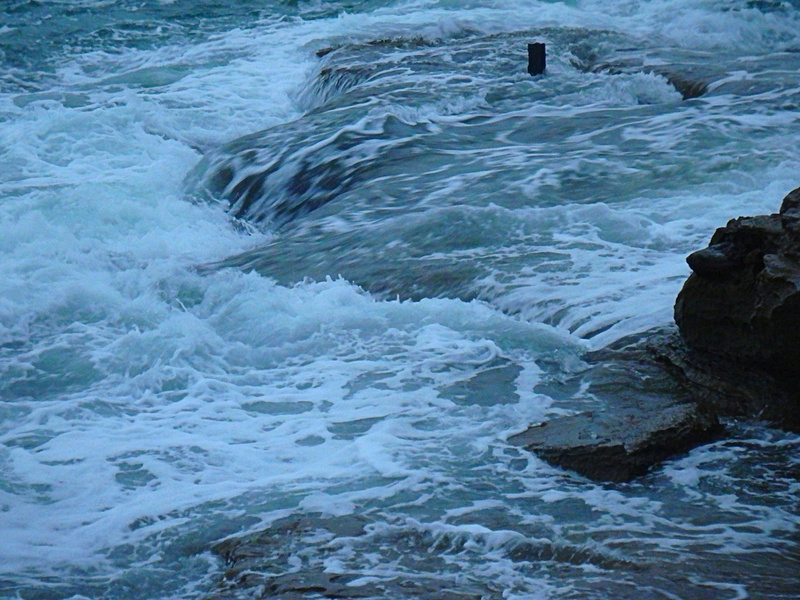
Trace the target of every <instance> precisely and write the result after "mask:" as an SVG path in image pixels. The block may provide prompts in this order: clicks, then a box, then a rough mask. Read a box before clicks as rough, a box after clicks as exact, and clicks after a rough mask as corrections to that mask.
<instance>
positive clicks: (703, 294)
mask: <svg viewBox="0 0 800 600" xmlns="http://www.w3.org/2000/svg"><path fill="white" fill-rule="evenodd" d="M687 262H688V263H689V266H690V267H691V269H692V274H691V275H690V276H689V278H688V279H687V281H686V283H685V284H684V287H683V289H682V290H681V292H680V294H679V295H678V298H677V301H676V304H675V322H676V324H677V331H676V330H675V329H666V330H660V331H656V332H649V333H647V334H645V335H643V336H639V337H638V338H636V339H626V340H622V341H621V342H619V343H618V344H616V345H614V346H613V347H611V348H608V349H604V350H602V351H600V352H595V353H590V354H588V355H587V356H586V357H585V359H586V362H587V370H586V371H585V372H584V373H581V374H578V375H576V376H575V377H576V378H580V379H581V380H583V381H585V382H590V383H589V389H588V392H589V395H591V396H592V397H593V398H596V399H598V401H599V404H598V406H597V407H593V409H592V410H587V411H585V412H582V413H579V414H576V415H570V416H565V417H559V418H556V419H554V420H552V421H549V422H547V423H543V424H539V425H536V426H533V427H531V428H529V429H528V430H527V431H525V432H523V433H521V434H519V435H516V436H514V437H512V438H511V439H510V440H509V441H511V442H512V443H515V444H519V445H521V446H524V447H526V448H528V449H529V450H531V451H533V452H535V453H536V454H538V455H539V456H540V457H541V458H543V459H544V460H546V461H548V462H550V463H552V464H554V465H557V466H559V467H563V468H566V469H570V470H572V471H576V472H578V473H580V474H581V475H584V476H586V477H589V478H591V479H595V480H599V481H627V480H630V479H632V478H634V477H636V476H638V475H641V474H643V473H645V472H647V471H648V470H649V469H650V468H651V467H653V466H654V465H656V464H658V463H659V462H661V461H662V460H664V459H665V458H669V457H670V456H674V455H676V454H679V453H682V452H685V451H687V450H689V449H691V448H693V447H695V446H697V445H699V444H703V443H706V442H708V441H710V440H713V439H715V438H717V437H719V436H720V435H723V432H724V429H723V426H722V425H721V422H720V419H724V418H731V417H732V418H744V419H755V420H761V421H765V422H767V423H769V424H771V425H773V426H776V427H781V428H784V429H788V430H792V431H800V188H798V189H796V190H794V191H792V192H791V193H789V194H788V195H787V196H786V198H785V199H784V200H783V204H782V206H781V208H780V212H779V213H777V214H772V215H761V216H755V217H739V218H738V219H734V220H732V221H730V222H729V223H728V224H727V225H726V226H725V227H722V228H720V229H718V230H717V231H716V232H715V233H714V235H713V236H712V238H711V242H710V244H709V246H708V248H705V249H703V250H699V251H698V252H695V253H693V254H691V255H690V256H689V257H688V258H687ZM564 384H565V385H569V382H565V383H564Z"/></svg>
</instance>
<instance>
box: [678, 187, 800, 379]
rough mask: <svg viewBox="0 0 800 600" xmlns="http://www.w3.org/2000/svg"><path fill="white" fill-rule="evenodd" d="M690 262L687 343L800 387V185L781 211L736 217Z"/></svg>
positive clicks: (681, 319) (682, 322)
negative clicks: (799, 378)
mask: <svg viewBox="0 0 800 600" xmlns="http://www.w3.org/2000/svg"><path fill="white" fill-rule="evenodd" d="M687 262H688V263H689V266H690V267H691V268H692V271H693V273H692V274H691V275H690V276H689V278H688V280H687V281H686V283H685V284H684V287H683V289H682V290H681V292H680V294H679V295H678V298H677V301H676V304H675V322H676V323H677V325H678V327H679V329H680V332H681V335H682V336H683V338H684V339H685V340H686V343H687V344H688V345H689V346H691V347H692V348H694V349H695V350H698V351H701V352H704V353H708V354H709V355H712V356H715V357H721V358H725V359H728V360H731V361H734V362H737V363H738V364H740V365H741V366H742V368H744V369H751V368H753V367H755V368H757V369H761V370H763V371H764V372H766V373H768V374H770V375H771V376H772V377H774V378H775V380H776V381H777V382H778V384H779V386H781V387H783V388H786V389H787V390H789V391H790V392H795V393H796V392H798V391H800V384H799V383H798V381H799V380H798V377H800V188H798V189H796V190H794V191H793V192H791V193H790V194H789V195H787V196H786V198H785V199H784V201H783V205H782V206H781V209H780V213H778V214H772V215H761V216H756V217H739V218H738V219H734V220H732V221H730V222H728V224H727V225H726V226H725V227H722V228H720V229H718V230H717V231H716V232H715V233H714V235H713V237H712V238H711V242H710V244H709V246H708V248H705V249H703V250H700V251H698V252H695V253H694V254H692V255H690V256H689V257H688V258H687Z"/></svg>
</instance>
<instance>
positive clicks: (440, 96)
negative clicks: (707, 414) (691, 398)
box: [0, 0, 800, 600]
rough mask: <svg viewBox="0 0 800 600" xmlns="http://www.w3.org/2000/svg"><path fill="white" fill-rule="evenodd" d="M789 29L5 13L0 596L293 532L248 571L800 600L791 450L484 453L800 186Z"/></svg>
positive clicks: (539, 8) (639, 7) (733, 442)
mask: <svg viewBox="0 0 800 600" xmlns="http://www.w3.org/2000/svg"><path fill="white" fill-rule="evenodd" d="M798 32H800V28H799V27H798V7H797V6H796V3H790V2H778V1H775V2H745V1H743V0H725V1H723V0H706V1H699V0H659V1H650V2H644V1H642V2H626V3H620V4H617V5H614V6H610V7H609V6H608V4H607V3H600V2H591V1H585V2H580V1H578V2H567V3H554V2H532V3H528V4H527V5H524V6H520V5H519V3H511V2H483V1H478V0H476V1H474V2H456V1H452V0H448V1H446V0H441V1H438V2H437V1H425V0H419V1H414V2H399V1H380V2H377V1H376V2H366V3H351V2H302V1H297V2H256V1H244V0H241V1H238V2H224V3H223V2H210V1H206V2H184V1H182V0H176V1H174V2H170V1H166V0H164V1H158V2H157V1H141V0H139V1H135V2H134V1H132V0H119V1H115V0H107V1H101V0H82V1H77V0H76V1H70V2H66V1H63V2H56V1H44V0H41V1H36V2H34V1H30V2H21V1H20V2H17V1H14V2H6V3H4V4H3V5H2V6H0V64H1V65H2V68H0V154H1V155H2V156H1V157H0V223H2V235H0V282H2V283H0V531H1V532H2V539H3V541H4V543H3V544H2V549H0V597H3V598H14V599H16V598H25V599H29V598H42V599H44V598H48V599H49V598H76V599H77V598H93V599H94V598H109V599H111V598H113V599H115V600H116V599H123V598H131V599H134V598H135V599H140V598H141V599H144V598H148V599H151V598H201V597H204V596H205V595H207V594H209V593H210V592H211V590H213V589H214V586H215V585H216V582H217V581H218V580H219V578H220V577H221V575H222V573H223V572H224V569H225V565H224V564H223V562H222V561H221V559H220V558H219V557H218V556H216V555H214V554H213V553H212V552H211V551H210V549H211V547H212V546H213V545H214V544H215V543H216V542H218V541H220V540H222V539H223V538H225V537H227V536H237V535H242V534H245V533H247V532H250V531H258V530H261V529H264V528H267V527H269V526H270V525H271V524H272V525H273V526H276V527H277V526H280V524H282V523H283V524H285V523H287V522H294V523H301V522H302V523H305V524H306V525H303V526H299V525H298V526H297V527H295V529H294V530H293V531H295V533H294V534H292V535H288V536H286V537H284V538H282V539H283V543H282V544H281V545H278V546H276V548H275V550H274V554H270V553H269V552H267V553H266V556H265V557H264V564H262V565H261V567H260V568H262V569H266V570H268V571H270V572H271V573H272V574H273V575H274V576H276V577H279V578H280V577H282V578H284V579H281V581H290V580H291V581H296V582H301V583H302V582H311V583H313V582H315V581H317V582H318V581H320V580H321V578H322V579H324V578H328V579H330V577H334V576H338V577H344V578H345V579H347V580H348V581H351V582H353V581H355V582H356V583H357V584H358V585H361V586H362V587H361V588H359V589H361V590H373V592H372V594H373V595H372V596H369V594H368V595H367V597H376V598H377V597H385V596H386V595H387V594H388V595H390V596H393V597H394V596H397V597H408V598H412V597H414V598H417V597H431V598H445V597H448V594H450V595H451V596H452V595H453V594H456V593H462V594H464V595H466V596H467V597H475V598H513V599H522V598H525V599H530V598H552V599H556V598H558V599H561V598H581V599H584V598H594V599H606V598H615V599H616V598H631V599H634V598H635V599H637V600H638V599H650V598H653V599H655V598H659V599H660V598H683V599H686V600H689V599H692V600H694V599H700V598H702V599H714V600H717V599H719V600H728V599H734V598H757V599H765V600H766V599H770V600H772V599H777V598H796V597H797V590H798V589H800V578H799V577H798V573H800V569H799V568H798V560H799V559H800V554H798V525H800V513H799V512H798V504H797V499H798V489H799V488H800V470H799V469H800V452H799V450H798V448H799V446H800V440H798V438H797V436H796V435H793V434H787V433H785V432H781V431H778V430H773V429H770V428H768V427H766V426H763V425H761V424H758V423H729V424H728V425H729V437H728V438H726V439H725V440H722V441H719V442H717V443H715V444H711V445H709V446H706V447H703V448H698V449H696V450H694V451H693V452H691V453H690V454H689V455H687V456H685V457H682V458H679V459H677V460H675V461H672V462H670V463H668V464H667V465H665V466H663V467H662V468H659V469H657V470H656V471H654V472H653V473H651V474H650V475H648V476H646V477H645V478H643V479H641V480H639V481H636V482H634V483H631V484H619V485H597V484H593V483H590V482H587V481H586V480H583V479H581V478H579V477H577V476H576V475H573V474H570V473H566V472H563V471H560V470H558V469H554V468H552V467H550V466H548V465H546V464H544V463H543V462H541V461H539V460H538V459H537V458H535V457H534V456H531V455H529V454H527V453H525V452H523V451H521V450H519V449H517V448H514V447H512V446H511V445H509V444H508V443H507V442H506V440H507V439H508V437H510V436H511V435H513V434H514V433H517V432H519V431H521V430H523V429H524V428H525V427H527V425H528V424H530V423H535V422H539V421H541V420H543V419H546V418H548V417H549V416H551V415H553V414H559V413H563V412H565V411H577V410H581V409H582V408H583V407H586V406H587V405H590V404H592V403H593V402H594V401H595V399H594V398H593V397H592V396H591V391H590V388H589V386H590V384H591V381H589V380H584V381H583V384H581V383H580V377H579V375H580V373H582V372H583V369H584V368H585V365H584V363H583V362H582V359H581V355H582V353H583V352H584V351H585V350H588V349H596V348H602V347H604V346H606V345H607V344H609V343H612V342H614V341H616V340H618V339H620V338H621V337H623V336H626V335H629V334H641V333H643V332H646V331H647V330H649V329H651V328H654V327H663V326H665V325H668V324H669V323H670V322H671V319H672V305H673V302H674V298H675V296H676V295H677V293H678V291H679V289H680V286H681V285H682V282H683V280H684V279H685V277H686V276H687V274H688V267H687V266H686V264H685V262H684V257H685V255H686V254H688V253H689V252H691V251H693V250H695V249H697V248H699V247H702V246H703V245H705V244H706V243H707V241H708V238H709V237H710V235H711V233H712V232H713V231H714V229H715V228H716V227H718V226H721V225H723V224H724V223H725V222H726V221H727V220H728V219H730V218H733V217H736V216H739V215H750V214H762V213H768V212H774V211H776V210H777V209H778V207H779V204H780V200H781V198H782V197H783V196H784V195H785V194H786V193H787V192H788V191H789V190H791V189H793V188H795V187H797V185H798V173H800V168H798V167H800V153H798V148H800V113H799V112H798V109H799V107H800V76H799V75H798V73H799V72H800V35H798ZM533 40H540V41H544V42H546V43H547V46H548V71H547V73H546V75H545V76H544V77H540V78H531V77H530V76H529V75H528V74H527V73H526V72H525V58H526V44H527V43H528V42H529V41H533ZM687 90H689V93H687ZM692 90H693V91H692ZM576 382H577V383H576ZM623 393H624V390H621V391H620V394H623ZM354 523H355V524H356V525H353V524H354ZM353 527H355V529H353ZM273 531H274V530H273ZM354 532H355V533H354ZM401 583H402V584H403V585H400V584H401ZM298 585H299V584H298ZM309 585H311V584H309ZM381 586H383V587H381ZM392 586H394V587H392ZM403 586H405V587H403ZM312 587H313V586H312ZM356 587H358V586H356ZM380 590H384V591H383V592H381V591H380ZM386 590H389V591H388V592H387V591H386ZM248 593H250V592H247V591H243V592H242V594H245V595H246V594H248ZM287 593H288V592H287ZM224 597H234V596H230V595H229V596H224ZM287 597H288V596H287ZM302 597H308V598H312V597H319V594H318V596H314V592H308V593H306V595H304V596H302Z"/></svg>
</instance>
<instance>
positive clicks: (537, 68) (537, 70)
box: [528, 42, 547, 75]
mask: <svg viewBox="0 0 800 600" xmlns="http://www.w3.org/2000/svg"><path fill="white" fill-rule="evenodd" d="M546 63H547V60H546V58H545V51H544V44H543V43H542V42H536V43H533V44H528V73H530V74H531V75H541V74H542V73H544V70H545V68H546V66H547V64H546Z"/></svg>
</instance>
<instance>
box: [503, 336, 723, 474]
mask: <svg viewBox="0 0 800 600" xmlns="http://www.w3.org/2000/svg"><path fill="white" fill-rule="evenodd" d="M676 335H677V334H676V333H675V332H674V330H671V331H667V330H664V331H657V332H651V333H649V334H647V335H645V336H644V337H639V336H637V337H632V338H627V339H624V340H621V341H620V342H618V343H617V344H615V345H613V346H612V347H609V348H606V349H603V350H601V351H597V352H591V353H588V354H587V355H586V356H585V357H584V360H585V361H586V363H587V368H586V369H585V370H584V371H582V372H580V373H578V374H576V375H574V376H573V377H571V378H570V379H568V380H565V381H563V382H561V383H560V385H561V386H563V387H572V388H581V389H582V390H583V391H582V395H583V396H584V397H586V398H591V399H592V402H593V405H592V406H590V407H589V408H588V409H587V410H585V411H583V412H580V413H578V414H574V415H567V416H563V417H558V418H555V419H553V420H550V421H547V422H545V423H542V424H538V425H535V426H533V427H530V428H529V429H527V430H526V431H524V432H523V433H521V434H518V435H516V436H513V437H511V438H510V439H509V442H511V443H512V444H517V445H520V446H523V447H525V448H526V449H528V450H530V451H532V452H534V453H535V454H536V455H538V456H539V457H540V458H542V459H543V460H545V461H546V462H549V463H551V464H553V465H556V466H558V467H561V468H564V469H568V470H570V471H575V472H576V473H578V474H580V475H583V476H584V477H588V478H589V479H593V480H597V481H608V482H623V481H629V480H631V479H633V478H635V477H637V476H639V475H643V474H645V473H647V472H648V471H649V470H650V469H651V468H652V467H653V466H655V465H657V464H659V463H660V462H661V461H663V460H665V459H667V458H670V457H672V456H676V455H678V454H681V453H683V452H686V451H688V450H690V449H692V448H694V447H695V446H698V445H700V444H703V443H706V442H709V441H712V440H714V439H717V438H718V437H719V436H720V435H721V434H722V432H723V426H722V425H721V424H720V421H719V417H718V414H717V412H716V411H715V410H712V409H711V408H710V405H709V404H708V403H705V402H698V401H697V396H696V394H695V393H694V390H693V387H692V386H691V385H687V383H688V382H687V380H686V379H685V378H682V377H679V376H676V373H675V372H674V370H673V369H670V368H668V367H669V366H670V365H671V363H670V362H669V360H668V359H665V357H664V355H663V353H662V351H661V348H662V346H663V344H665V343H666V342H667V341H668V340H672V341H676V342H678V343H679V342H680V340H679V339H676Z"/></svg>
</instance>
